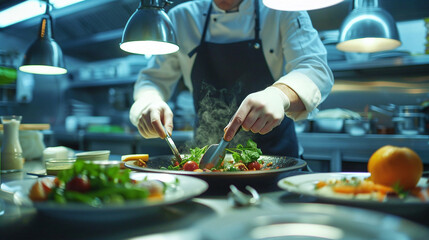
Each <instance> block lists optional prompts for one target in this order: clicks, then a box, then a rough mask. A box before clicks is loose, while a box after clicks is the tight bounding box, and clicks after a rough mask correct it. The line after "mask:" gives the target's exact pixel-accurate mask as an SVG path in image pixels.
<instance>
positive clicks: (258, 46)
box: [253, 43, 261, 49]
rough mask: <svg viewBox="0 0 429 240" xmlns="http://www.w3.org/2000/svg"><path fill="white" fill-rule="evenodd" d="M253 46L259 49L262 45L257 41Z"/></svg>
mask: <svg viewBox="0 0 429 240" xmlns="http://www.w3.org/2000/svg"><path fill="white" fill-rule="evenodd" d="M253 47H254V48H255V49H259V48H260V47H261V45H260V44H259V43H255V45H253Z"/></svg>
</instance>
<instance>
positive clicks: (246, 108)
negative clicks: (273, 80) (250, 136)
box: [224, 86, 290, 141]
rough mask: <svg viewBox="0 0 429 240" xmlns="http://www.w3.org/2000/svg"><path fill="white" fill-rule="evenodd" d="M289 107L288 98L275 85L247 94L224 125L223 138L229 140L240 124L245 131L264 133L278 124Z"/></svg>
mask: <svg viewBox="0 0 429 240" xmlns="http://www.w3.org/2000/svg"><path fill="white" fill-rule="evenodd" d="M289 107H290V100H289V98H288V97H287V96H286V94H284V93H283V92H282V90H280V89H279V88H277V87H273V86H270V87H267V88H266V89H264V90H262V91H259V92H255V93H252V94H249V95H248V96H247V97H246V98H245V99H244V100H243V102H242V103H241V105H240V107H239V108H238V110H237V112H236V113H235V115H234V116H233V118H232V119H231V121H230V122H229V123H228V125H227V126H226V127H225V129H224V131H225V134H224V139H225V140H226V141H231V140H232V138H233V137H234V135H235V133H236V132H237V130H238V129H239V128H240V126H241V127H242V128H243V129H244V130H245V131H249V130H250V131H252V132H253V133H260V134H266V133H268V132H270V131H271V130H272V129H273V128H275V127H277V126H278V125H280V123H281V122H282V121H283V119H284V116H285V111H286V110H287V109H289Z"/></svg>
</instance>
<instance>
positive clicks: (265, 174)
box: [125, 154, 307, 193]
mask: <svg viewBox="0 0 429 240" xmlns="http://www.w3.org/2000/svg"><path fill="white" fill-rule="evenodd" d="M184 157H186V155H182V159H183V158H184ZM174 159H175V158H174V156H173V155H161V156H153V157H149V161H148V162H147V167H140V166H137V165H135V164H134V163H133V162H132V161H130V162H126V163H125V166H126V167H128V168H130V169H133V170H136V171H141V172H153V173H164V174H174V175H181V176H183V175H184V176H192V177H197V178H200V179H202V180H204V181H206V182H207V183H208V184H209V186H210V187H209V190H208V191H210V192H212V193H213V192H219V193H222V192H226V191H229V186H230V185H231V184H234V185H236V186H237V187H239V188H240V187H243V186H246V185H249V186H252V187H254V188H256V189H257V190H260V191H261V190H262V191H263V190H267V189H270V188H272V186H276V183H277V181H278V179H279V176H281V175H282V174H284V173H287V172H291V171H295V170H300V169H302V168H303V167H305V166H306V165H307V163H306V162H305V161H304V160H302V159H299V158H293V157H286V156H269V155H262V156H261V157H260V158H259V160H263V162H264V165H263V167H262V168H261V169H267V170H257V171H237V172H192V171H183V170H167V167H168V166H170V165H171V164H172V161H173V160H174ZM229 159H232V155H231V154H227V155H226V156H225V161H228V160H229Z"/></svg>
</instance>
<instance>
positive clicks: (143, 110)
mask: <svg viewBox="0 0 429 240" xmlns="http://www.w3.org/2000/svg"><path fill="white" fill-rule="evenodd" d="M168 15H169V17H170V18H171V21H172V23H173V25H174V28H175V32H176V36H177V42H178V45H179V47H180V50H179V51H178V52H177V53H173V54H168V55H159V56H154V57H152V58H151V60H150V61H149V63H148V65H147V67H145V68H144V69H143V70H142V71H141V72H140V74H139V78H138V80H137V82H136V84H135V89H134V99H135V102H134V104H133V105H132V107H131V110H130V120H131V122H132V123H133V124H134V125H135V126H137V128H138V130H139V132H140V134H141V135H142V136H143V137H144V138H157V137H161V138H164V137H165V133H164V130H163V126H165V127H166V129H167V131H168V132H169V133H171V132H172V130H173V112H172V110H171V109H170V107H169V106H168V105H167V103H166V101H167V100H168V99H169V98H170V96H171V94H172V91H173V89H174V87H175V85H176V84H177V82H178V81H179V79H180V78H181V77H183V81H184V84H185V86H186V87H187V88H189V90H190V91H191V92H192V95H193V100H194V107H195V111H196V113H197V115H196V117H197V119H196V129H197V131H196V133H195V134H196V138H198V136H199V135H200V134H201V135H202V134H203V132H204V131H198V129H199V127H205V128H206V130H211V131H213V132H214V133H213V134H208V135H206V136H205V137H203V139H206V140H207V139H208V138H207V136H211V137H213V136H215V137H217V140H209V141H213V142H207V143H206V144H211V143H217V142H219V140H220V137H224V138H225V140H227V141H230V140H232V138H233V137H234V136H235V135H236V133H237V132H238V130H239V129H240V128H242V129H243V130H244V131H241V132H240V134H241V133H244V134H251V135H250V138H251V139H253V140H254V141H255V142H256V143H257V144H258V147H260V148H261V150H262V152H263V154H265V155H285V156H293V157H297V156H298V143H297V138H296V133H295V128H294V120H295V121H296V120H300V119H306V118H308V117H310V116H311V115H312V114H314V113H316V111H317V106H318V105H319V104H320V103H322V102H323V101H324V100H325V99H326V97H327V96H328V94H329V92H330V91H331V88H332V85H333V83H334V80H333V75H332V72H331V70H330V68H329V67H328V64H327V59H326V54H327V53H326V49H325V47H324V45H323V44H322V43H321V41H320V39H319V36H318V33H317V31H316V30H315V29H314V28H313V27H312V24H311V20H310V18H309V16H308V14H307V12H286V11H277V10H273V9H270V8H267V7H265V6H264V5H263V4H262V1H261V0H213V1H212V0H201V1H189V2H185V3H182V4H179V5H177V6H176V7H174V8H172V9H171V10H170V11H169V13H168ZM219 123H220V124H221V125H219ZM213 124H218V125H213ZM219 126H221V127H219Z"/></svg>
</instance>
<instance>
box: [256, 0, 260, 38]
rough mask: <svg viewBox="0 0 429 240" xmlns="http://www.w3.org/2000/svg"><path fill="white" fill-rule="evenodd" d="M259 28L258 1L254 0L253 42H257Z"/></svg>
mask: <svg viewBox="0 0 429 240" xmlns="http://www.w3.org/2000/svg"><path fill="white" fill-rule="evenodd" d="M260 30H261V27H260V25H259V0H255V41H256V42H259V31H260Z"/></svg>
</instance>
